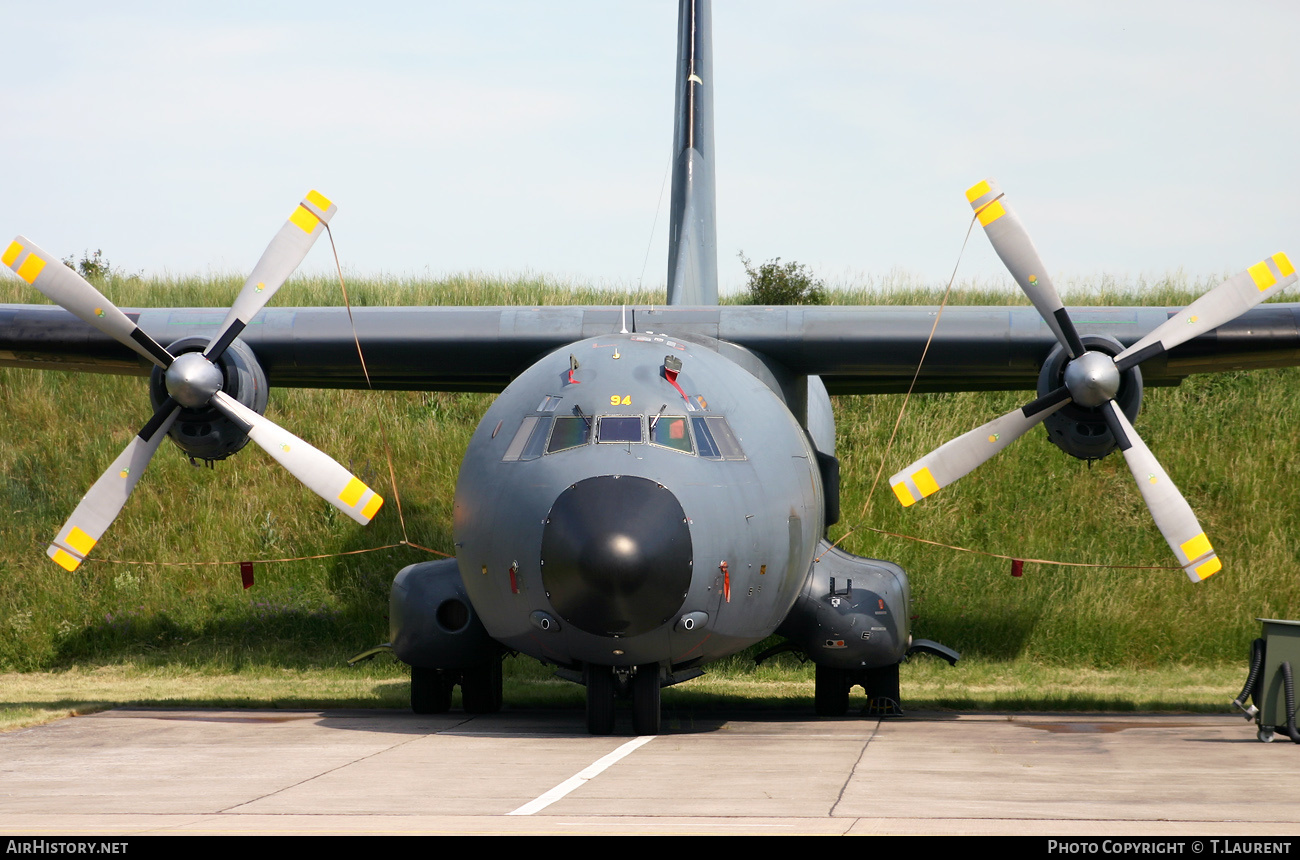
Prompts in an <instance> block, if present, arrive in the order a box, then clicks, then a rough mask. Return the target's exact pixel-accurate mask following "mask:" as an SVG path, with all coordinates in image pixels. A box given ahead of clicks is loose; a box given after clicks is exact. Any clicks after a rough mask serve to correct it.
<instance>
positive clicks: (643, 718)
mask: <svg viewBox="0 0 1300 860" xmlns="http://www.w3.org/2000/svg"><path fill="white" fill-rule="evenodd" d="M583 682H584V683H585V684H586V685H587V731H589V732H591V733H592V734H593V735H608V734H612V733H613V731H614V700H615V699H616V698H630V699H631V700H632V732H633V733H634V734H637V735H657V734H659V729H660V726H661V719H662V707H661V702H660V695H659V692H660V689H661V686H660V684H661V678H660V671H659V665H658V664H657V663H647V664H645V665H642V666H636V667H633V668H630V669H627V668H618V669H616V668H613V667H610V666H594V665H590V664H589V665H587V666H586V667H585V669H584V670H583Z"/></svg>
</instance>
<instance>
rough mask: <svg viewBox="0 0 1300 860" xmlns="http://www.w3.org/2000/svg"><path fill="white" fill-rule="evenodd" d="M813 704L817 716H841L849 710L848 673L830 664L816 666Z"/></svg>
mask: <svg viewBox="0 0 1300 860" xmlns="http://www.w3.org/2000/svg"><path fill="white" fill-rule="evenodd" d="M813 706H814V708H815V710H816V711H817V716H819V717H842V716H844V715H845V714H847V713H848V711H849V673H848V672H847V671H846V670H844V669H833V668H831V667H830V666H818V667H817V680H816V684H815V686H814V687H813Z"/></svg>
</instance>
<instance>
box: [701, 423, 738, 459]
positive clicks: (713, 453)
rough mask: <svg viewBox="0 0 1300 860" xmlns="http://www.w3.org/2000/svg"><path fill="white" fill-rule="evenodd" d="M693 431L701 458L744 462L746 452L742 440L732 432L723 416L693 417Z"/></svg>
mask: <svg viewBox="0 0 1300 860" xmlns="http://www.w3.org/2000/svg"><path fill="white" fill-rule="evenodd" d="M691 429H693V430H694V431H695V444H696V445H698V446H699V448H700V456H701V457H704V458H706V459H708V460H744V459H745V451H744V449H742V448H741V447H740V440H738V439H737V438H736V434H735V433H732V432H731V425H730V424H728V423H727V419H726V418H725V417H724V416H722V415H707V416H704V415H692V416H691Z"/></svg>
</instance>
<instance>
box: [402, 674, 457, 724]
mask: <svg viewBox="0 0 1300 860" xmlns="http://www.w3.org/2000/svg"><path fill="white" fill-rule="evenodd" d="M452 686H454V685H453V683H452V679H451V678H449V677H447V675H446V673H444V672H442V671H441V670H438V669H426V668H424V667H423V666H412V667H411V710H412V711H414V712H415V713H417V714H445V713H447V711H449V710H451V688H452Z"/></svg>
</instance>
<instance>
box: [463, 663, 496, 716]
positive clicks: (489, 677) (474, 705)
mask: <svg viewBox="0 0 1300 860" xmlns="http://www.w3.org/2000/svg"><path fill="white" fill-rule="evenodd" d="M460 698H461V702H462V703H463V704H464V706H465V713H467V714H495V713H496V712H497V711H499V710H501V701H502V697H501V658H499V657H494V658H492V659H491V660H489V661H488V662H487V663H484V664H482V665H479V666H471V667H470V668H468V669H466V670H465V671H464V672H462V673H461V680H460Z"/></svg>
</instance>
